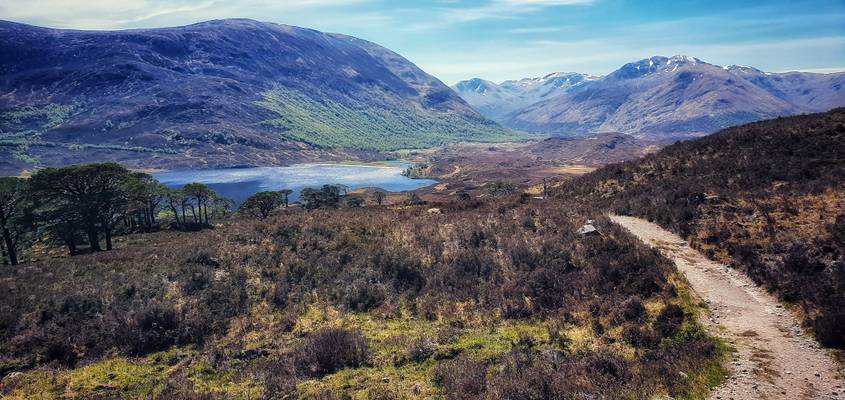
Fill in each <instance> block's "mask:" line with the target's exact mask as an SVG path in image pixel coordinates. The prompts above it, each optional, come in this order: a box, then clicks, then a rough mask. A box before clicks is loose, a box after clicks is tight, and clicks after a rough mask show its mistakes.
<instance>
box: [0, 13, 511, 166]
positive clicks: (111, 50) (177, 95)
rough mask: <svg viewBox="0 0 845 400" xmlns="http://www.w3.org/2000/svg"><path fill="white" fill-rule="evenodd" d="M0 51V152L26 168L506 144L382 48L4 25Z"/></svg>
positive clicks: (247, 30) (209, 31)
mask: <svg viewBox="0 0 845 400" xmlns="http://www.w3.org/2000/svg"><path fill="white" fill-rule="evenodd" d="M0 54H2V55H4V56H3V57H0V132H2V136H0V138H2V144H4V146H2V147H3V148H4V149H5V151H6V152H11V153H13V155H14V156H15V157H16V158H17V159H18V160H23V161H28V162H30V164H31V163H40V164H48V165H49V164H66V163H71V162H81V161H87V160H100V159H104V158H105V159H119V160H121V161H125V162H127V163H128V164H130V165H141V166H165V167H167V166H172V165H174V164H176V165H181V164H187V165H191V166H202V165H209V166H211V165H237V164H257V163H263V164H276V163H286V162H293V161H298V160H305V159H313V158H315V157H323V156H325V157H331V156H335V157H345V156H349V154H350V152H352V151H360V150H364V151H373V150H394V149H399V148H408V147H424V146H432V145H438V144H442V143H449V142H455V141H496V140H501V139H504V138H512V137H513V136H512V134H510V133H508V132H507V131H506V130H504V129H502V128H501V127H500V126H498V125H497V124H495V123H493V122H491V121H489V120H487V119H485V118H484V117H482V116H481V115H479V114H478V113H477V112H475V111H474V110H473V109H472V108H471V107H470V106H469V105H467V103H466V102H465V101H464V100H462V99H461V98H460V97H459V96H458V95H457V94H455V93H454V92H453V91H452V90H451V89H449V87H447V86H446V85H444V84H443V83H441V82H440V81H439V80H437V79H436V78H434V77H432V76H430V75H428V74H426V73H425V72H423V71H422V70H421V69H419V68H418V67H416V66H415V65H414V64H412V63H411V62H409V61H408V60H406V59H404V58H402V57H401V56H400V55H398V54H396V53H393V52H392V51H390V50H388V49H385V48H383V47H380V46H378V45H376V44H374V43H370V42H367V41H364V40H361V39H357V38H354V37H350V36H344V35H339V34H327V33H322V32H318V31H315V30H311V29H304V28H298V27H293V26H287V25H278V24H272V23H263V22H257V21H252V20H245V19H229V20H219V21H209V22H203V23H199V24H195V25H190V26H184V27H176V28H161V29H140V30H126V31H111V32H107V31H76V30H57V29H47V28H39V27H34V26H29V25H23V24H18V23H13V22H4V21H0ZM10 148H12V150H10ZM337 149H343V150H337ZM350 149H351V150H350ZM69 150H73V151H69ZM4 158H9V159H11V157H4ZM37 158H43V159H41V160H38V159H37Z"/></svg>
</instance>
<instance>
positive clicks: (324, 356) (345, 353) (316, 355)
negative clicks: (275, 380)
mask: <svg viewBox="0 0 845 400" xmlns="http://www.w3.org/2000/svg"><path fill="white" fill-rule="evenodd" d="M368 360H369V349H368V348H367V342H366V340H365V339H364V335H362V334H361V332H360V331H358V330H355V329H344V328H323V329H320V330H318V331H316V332H313V333H311V334H309V335H308V336H307V337H306V338H305V340H304V343H303V344H302V346H301V347H300V348H299V350H298V351H297V354H296V366H297V369H298V370H299V372H300V373H303V374H305V375H308V376H315V377H320V376H323V375H327V374H331V373H333V372H336V371H339V370H341V369H344V368H357V367H361V366H363V365H365V364H366V363H367V362H368Z"/></svg>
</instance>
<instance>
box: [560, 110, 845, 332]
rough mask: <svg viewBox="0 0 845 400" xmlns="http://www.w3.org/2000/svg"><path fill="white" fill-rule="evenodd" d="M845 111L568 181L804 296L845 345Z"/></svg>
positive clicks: (780, 291)
mask: <svg viewBox="0 0 845 400" xmlns="http://www.w3.org/2000/svg"><path fill="white" fill-rule="evenodd" d="M843 155H845V109H841V108H840V109H836V110H833V111H830V112H827V113H820V114H812V115H805V116H798V117H791V118H780V119H774V120H770V121H764V122H759V123H753V124H749V125H743V126H738V127H735V128H730V129H726V130H723V131H721V132H719V133H716V134H713V135H710V136H707V137H704V138H700V139H696V140H692V141H687V142H680V143H677V144H674V145H672V146H669V147H666V148H664V149H663V150H661V151H659V152H657V153H655V154H652V155H648V156H646V157H644V158H642V159H639V160H635V161H629V162H625V163H621V164H614V165H610V166H607V167H604V168H602V169H599V170H598V171H596V172H594V173H592V174H589V175H585V176H583V177H580V178H578V179H576V180H574V181H572V182H570V183H568V184H565V185H563V186H562V187H561V188H560V192H559V195H560V196H563V197H564V198H567V199H578V200H577V201H580V202H585V203H590V204H594V205H595V206H598V207H604V208H607V209H610V210H613V211H615V212H617V213H622V214H627V215H634V216H640V217H644V218H648V219H649V220H652V221H654V222H656V223H658V224H660V225H662V226H664V227H666V228H668V229H670V230H672V231H675V232H676V233H678V234H680V235H681V236H682V237H684V238H686V239H687V240H689V241H690V242H691V244H692V245H693V246H694V247H696V248H698V249H700V250H701V251H702V252H704V253H705V254H707V255H708V256H710V257H712V258H714V259H716V260H719V261H723V262H727V263H729V264H731V265H732V266H734V267H735V268H737V269H740V270H742V271H744V272H745V273H747V274H748V275H749V276H750V277H751V278H752V279H754V280H755V281H756V282H757V283H760V284H762V285H764V286H765V287H767V288H768V289H769V290H770V291H772V292H773V293H775V294H777V295H778V296H780V298H781V299H782V300H785V301H787V302H789V303H792V304H794V306H795V308H796V309H798V310H799V311H800V312H801V313H802V314H803V315H804V320H805V323H806V325H807V326H808V327H810V328H811V330H813V331H814V332H815V334H816V335H817V337H818V339H819V340H820V341H821V342H822V344H824V345H826V346H830V347H837V348H845V329H843V327H845V313H843V310H845V303H843V301H845V300H843V299H845V202H843V199H845V157H843Z"/></svg>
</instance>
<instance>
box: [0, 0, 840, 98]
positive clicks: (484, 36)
mask: <svg viewBox="0 0 845 400" xmlns="http://www.w3.org/2000/svg"><path fill="white" fill-rule="evenodd" d="M229 17H245V18H253V19H258V20H262V21H271V22H278V23H285V24H291V25H297V26H304V27H309V28H314V29H318V30H322V31H329V32H340V33H345V34H350V35H354V36H358V37H361V38H364V39H368V40H371V41H374V42H376V43H379V44H381V45H384V46H386V47H388V48H390V49H392V50H394V51H396V52H398V53H400V54H402V55H403V56H405V57H406V58H408V59H410V60H411V61H413V62H414V63H416V64H417V65H419V66H420V67H422V68H423V69H424V70H426V71H427V72H429V73H431V74H433V75H435V76H437V77H438V78H440V79H441V80H443V81H444V82H446V83H448V84H453V83H455V82H457V81H458V80H461V79H467V78H471V77H482V78H485V79H490V80H493V81H497V82H498V81H502V80H505V79H512V78H521V77H530V76H539V75H544V74H546V73H550V72H555V71H573V72H583V73H591V74H596V75H603V74H606V73H608V72H611V71H613V70H614V69H616V68H618V67H619V66H621V65H622V64H624V63H626V62H630V61H635V60H638V59H642V58H646V57H649V56H652V55H666V56H671V55H674V54H685V55H691V56H695V57H698V58H701V59H703V60H704V61H708V62H711V63H715V64H720V65H728V64H741V65H751V66H755V67H758V68H760V69H763V70H767V71H787V70H806V71H817V72H830V71H842V70H845V0H814V1H810V0H807V1H801V0H798V1H795V0H793V1H743V0H733V1H723V0H706V1H700V0H676V1H647V0H646V1H642V0H641V1H628V0H425V1H396V0H393V1H388V0H240V1H236V0H229V1H222V0H0V19H7V20H12V21H17V22H25V23H31V24H35V25H42V26H51V27H59V28H79V29H123V28H141V27H158V26H173V25H184V24H189V23H193V22H198V21H204V20H208V19H216V18H229Z"/></svg>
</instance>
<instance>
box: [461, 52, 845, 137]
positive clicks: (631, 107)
mask: <svg viewBox="0 0 845 400" xmlns="http://www.w3.org/2000/svg"><path fill="white" fill-rule="evenodd" d="M843 83H845V73H835V74H814V73H801V72H789V73H766V72H762V71H760V70H757V69H755V68H751V67H742V66H729V67H721V66H718V65H713V64H709V63H706V62H703V61H701V60H699V59H697V58H693V57H688V56H674V57H671V58H667V57H651V58H648V59H644V60H640V61H637V62H633V63H629V64H626V65H624V66H622V67H621V68H620V69H618V70H616V71H614V72H613V73H611V74H609V75H607V76H604V77H601V78H594V79H590V80H588V81H587V82H585V83H581V84H577V85H573V86H570V87H568V88H567V89H566V90H564V91H561V92H557V93H556V94H555V95H553V96H548V97H546V98H545V99H542V100H540V101H537V102H534V103H533V104H530V105H522V104H521V103H519V102H515V101H513V100H510V99H503V100H502V101H503V102H509V104H501V103H493V104H486V105H485V106H486V107H489V108H496V109H509V107H512V106H513V107H516V108H514V111H512V112H511V113H510V114H507V115H491V114H488V116H491V117H492V118H494V119H495V120H497V121H499V122H501V123H502V124H504V125H506V126H508V127H512V128H515V129H521V130H526V131H540V132H553V133H558V134H563V135H584V134H589V133H595V132H622V133H628V134H636V135H641V136H643V135H647V136H652V137H654V136H658V137H684V136H689V135H700V134H706V133H711V132H714V131H717V130H719V129H722V128H725V127H728V126H733V125H738V124H742V123H747V122H752V121H757V120H761V119H767V118H774V117H778V116H787V115H794V114H799V113H806V112H818V111H827V110H830V109H832V108H835V107H840V106H845V91H843V90H842V86H843ZM458 93H459V94H461V95H462V96H464V98H465V99H466V100H467V101H468V102H469V103H470V104H472V105H474V106H475V105H476V99H475V98H474V97H472V96H468V95H466V94H465V93H464V92H463V91H461V90H458ZM517 108H518V109H517Z"/></svg>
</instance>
